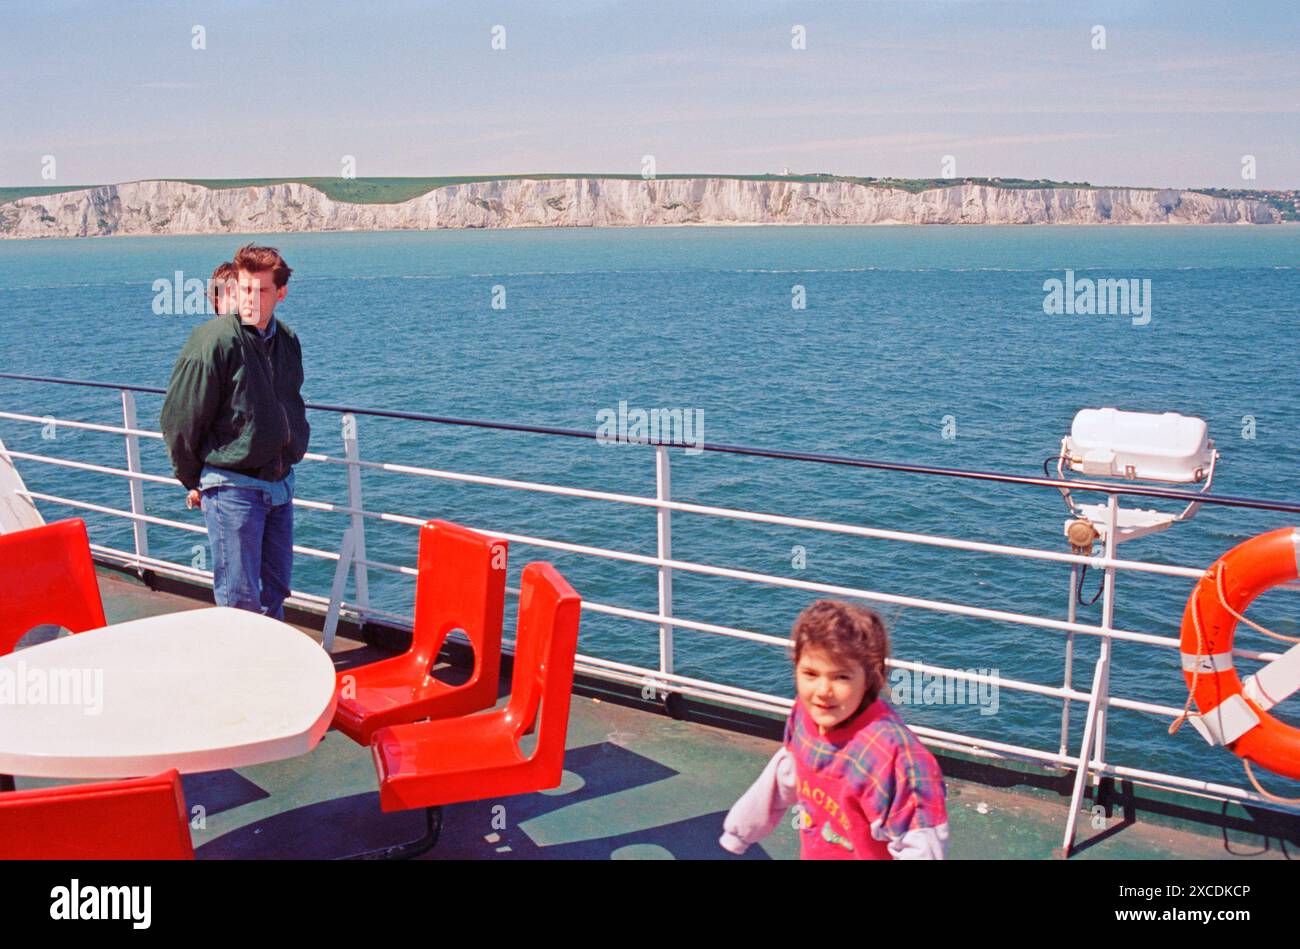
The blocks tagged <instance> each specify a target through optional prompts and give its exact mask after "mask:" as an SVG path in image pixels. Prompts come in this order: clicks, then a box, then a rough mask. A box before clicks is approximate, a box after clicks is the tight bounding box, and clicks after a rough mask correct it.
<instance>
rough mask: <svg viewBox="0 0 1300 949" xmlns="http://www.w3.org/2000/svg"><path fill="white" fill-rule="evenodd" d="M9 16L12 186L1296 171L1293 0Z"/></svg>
mask: <svg viewBox="0 0 1300 949" xmlns="http://www.w3.org/2000/svg"><path fill="white" fill-rule="evenodd" d="M3 18H4V28H3V31H2V32H0V78H2V81H3V87H4V90H5V94H4V95H3V97H0V128H2V129H3V130H4V132H3V134H2V135H0V184H2V185H39V184H46V183H47V182H45V181H43V180H42V178H41V167H42V165H41V161H42V157H43V156H45V155H53V156H54V157H55V160H56V172H57V181H62V182H67V183H69V184H81V183H100V182H108V181H125V180H131V179H137V178H161V177H188V178H244V177H286V176H306V175H338V174H340V173H341V171H342V159H343V156H345V155H352V156H354V157H355V159H356V174H358V175H360V176H363V177H364V176H379V175H442V174H452V175H455V174H487V173H524V172H541V171H548V172H580V171H591V172H596V171H600V172H626V173H639V172H640V170H641V160H642V156H644V155H653V156H654V157H655V161H656V167H657V171H658V172H659V173H661V174H664V173H680V172H727V173H753V172H763V171H780V170H781V169H783V168H786V167H788V168H790V169H791V170H792V171H807V172H817V171H829V172H834V173H837V174H855V175H874V176H877V177H884V176H891V175H892V176H905V177H933V176H938V175H939V174H940V172H941V162H942V160H943V157H944V156H945V155H951V156H953V158H954V160H955V172H956V174H957V175H959V176H966V175H977V176H982V175H989V176H992V175H1002V176H1007V177H1028V178H1038V177H1046V178H1053V179H1062V180H1076V181H1090V182H1093V183H1094V184H1132V185H1147V186H1176V187H1199V186H1217V187H1243V186H1246V187H1298V186H1300V122H1298V121H1297V119H1298V118H1300V115H1298V114H1297V113H1298V112H1300V55H1297V50H1300V16H1297V14H1296V10H1295V7H1294V5H1293V4H1290V3H1281V2H1278V3H1273V2H1259V3H1239V4H1229V3H1201V2H1196V0H1189V2H1171V3H1157V2H1152V3H1144V2H1140V0H1137V2H1103V3H1086V2H1076V3H1052V2H1041V3H1029V2H1024V3H1021V2H996V3H990V2H957V0H944V2H939V0H935V2H926V0H913V2H902V3H870V2H864V0H854V2H844V3H841V2H828V0H803V2H789V3H785V2H765V0H749V2H744V3H731V2H703V0H697V2H691V3H679V2H673V0H669V2H653V3H651V2H636V3H626V2H612V0H609V2H607V0H567V2H558V3H550V4H547V3H541V2H534V3H496V2H466V3H450V2H443V3H419V4H417V3H385V2H383V0H377V2H375V3H372V4H357V3H335V2H329V0H325V2H315V3H269V2H256V3H254V2H242V0H236V2H222V3H185V2H180V3H167V4H162V3H132V2H121V3H114V4H111V5H110V4H99V3H80V2H77V3H73V2H57V0H56V2H46V3H39V4H35V3H34V4H25V5H18V4H14V5H13V6H7V8H6V9H5V10H4V13H3ZM498 24H499V25H501V26H504V27H505V40H506V48H505V49H504V50H493V49H492V48H491V40H492V32H491V31H492V28H493V27H494V26H495V25H498ZM196 25H199V26H202V27H203V28H204V30H205V32H206V47H207V48H206V49H199V50H196V49H193V48H192V45H191V37H192V30H193V27H194V26H196ZM796 25H799V26H803V27H804V28H805V29H806V35H807V48H806V49H801V50H796V49H792V48H791V31H792V28H793V27H794V26H796ZM1098 25H1100V26H1103V27H1104V28H1105V31H1106V48H1105V49H1104V50H1094V49H1093V48H1092V36H1093V33H1092V31H1093V27H1094V26H1098ZM1244 155H1253V156H1254V157H1255V162H1256V170H1257V177H1256V179H1255V180H1254V181H1243V179H1242V177H1241V163H1242V156H1244Z"/></svg>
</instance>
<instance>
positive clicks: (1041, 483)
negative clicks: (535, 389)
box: [0, 372, 1300, 514]
mask: <svg viewBox="0 0 1300 949" xmlns="http://www.w3.org/2000/svg"><path fill="white" fill-rule="evenodd" d="M0 379H17V380H20V381H24V382H52V383H56V384H58V385H79V386H95V387H98V388H103V389H117V390H124V391H127V392H149V393H153V394H155V395H165V394H166V391H167V390H166V389H160V388H158V387H156V386H141V385H133V384H127V383H116V382H93V381H88V380H83V379H61V378H58V377H55V376H29V375H23V374H20V373H13V372H0ZM305 405H306V407H307V408H309V409H316V410H318V411H322V412H342V413H348V414H353V415H368V416H371V417H374V418H393V419H406V420H408V421H416V422H434V423H437V424H440V425H461V426H469V427H472V428H485V429H492V430H495V431H504V432H524V433H528V434H534V435H558V436H562V437H564V438H586V439H592V440H595V439H598V438H600V436H599V435H597V434H596V433H595V432H586V431H580V430H578V429H571V428H555V427H552V426H546V425H525V424H521V423H517V422H496V421H485V420H482V419H465V418H455V417H453V416H444V415H429V414H426V413H424V412H406V411H402V410H397V409H367V408H363V407H360V406H350V405H332V404H329V403H323V402H307V403H305ZM619 444H630V445H654V446H662V447H665V448H692V449H695V448H698V449H700V450H701V451H713V452H718V453H720V454H729V455H745V456H750V457H756V458H775V459H780V460H784V461H808V462H813V463H814V464H826V465H844V466H848V467H853V468H868V469H872V470H876V471H895V472H900V473H904V474H924V475H936V476H939V477H945V478H966V479H970V480H976V481H990V482H995V483H998V484H1021V485H1026V486H1033V487H1042V488H1051V489H1053V490H1056V491H1059V490H1060V489H1061V485H1062V482H1061V481H1059V480H1054V479H1052V478H1036V477H1030V476H1025V475H1009V474H1002V473H1000V472H996V471H979V470H975V469H969V468H949V467H944V466H940V465H917V464H909V463H904V462H893V461H879V460H875V459H871V458H857V457H853V456H850V455H831V454H825V453H822V452H799V451H784V450H780V449H771V448H756V447H752V446H748V445H723V444H715V443H710V442H701V443H700V444H698V445H696V444H690V445H687V444H685V443H681V442H663V441H655V440H652V439H648V438H626V439H622V438H621V439H619ZM1069 487H1070V490H1072V491H1098V492H1101V493H1103V494H1108V495H1124V496H1131V497H1144V498H1163V499H1166V500H1171V501H1187V502H1192V501H1196V502H1199V503H1202V504H1218V505H1222V506H1225V507H1245V508H1253V509H1256V510H1261V511H1280V512H1283V513H1286V514H1300V503H1292V502H1287V501H1273V500H1268V499H1262V498H1242V497H1231V496H1226V495H1219V494H1200V493H1198V492H1195V491H1175V490H1167V489H1165V488H1148V487H1142V486H1138V485H1119V484H1106V483H1105V482H1101V481H1071V482H1069Z"/></svg>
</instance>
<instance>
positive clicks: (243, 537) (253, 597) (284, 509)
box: [201, 485, 293, 620]
mask: <svg viewBox="0 0 1300 949" xmlns="http://www.w3.org/2000/svg"><path fill="white" fill-rule="evenodd" d="M201 497H202V507H203V520H204V521H206V522H207V525H208V539H209V540H210V541H211V542H212V589H213V593H214V595H215V598H216V601H217V606H233V607H235V608H236V609H240V610H251V611H252V612H254V613H264V614H266V615H267V616H270V617H272V618H273V619H278V620H283V619H284V598H285V597H287V596H288V595H289V579H290V577H291V576H292V574H293V503H292V502H291V501H290V502H288V503H284V504H275V505H273V504H272V503H271V492H269V491H263V490H261V489H260V488H249V487H239V486H235V485H218V486H217V487H212V488H206V489H204V491H203V493H202V495H201Z"/></svg>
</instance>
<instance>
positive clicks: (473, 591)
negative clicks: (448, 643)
mask: <svg viewBox="0 0 1300 949" xmlns="http://www.w3.org/2000/svg"><path fill="white" fill-rule="evenodd" d="M507 549H508V545H507V544H506V542H505V541H504V540H497V539H493V538H489V537H485V536H484V535H482V534H479V533H477V532H475V531H472V530H468V529H467V528H464V527H460V526H459V525H457V524H451V523H448V522H447V521H429V522H428V523H426V524H425V525H423V526H422V527H421V528H420V553H419V559H418V569H419V573H418V574H417V576H416V581H415V627H414V630H413V632H412V634H411V648H410V649H409V650H408V651H407V652H406V653H404V654H403V655H400V656H395V657H394V658H392V659H385V660H382V661H380V662H375V663H371V664H370V665H367V666H361V667H359V668H356V669H349V670H347V671H344V672H340V673H339V674H338V677H337V679H336V680H335V681H336V685H337V687H338V692H339V701H338V708H337V711H336V712H335V713H334V727H335V728H337V729H338V730H339V731H341V732H343V734H345V735H347V736H348V737H349V738H351V739H352V740H353V741H355V742H357V743H358V744H363V745H366V744H369V743H370V739H371V737H372V736H373V735H374V733H375V732H376V731H377V730H378V729H380V728H384V727H386V726H388V725H398V724H402V723H405V722H416V721H420V720H421V719H425V718H448V717H451V716H455V715H466V714H468V713H470V712H477V711H479V710H480V709H485V708H491V707H492V706H493V705H495V704H496V701H497V687H498V684H499V682H500V675H501V619H502V613H503V611H504V609H505V597H506V552H507ZM453 629H463V630H464V631H465V635H466V636H468V637H469V641H470V644H471V645H472V646H473V648H474V670H473V674H472V675H471V676H470V678H469V680H468V681H466V682H465V683H463V684H461V685H448V684H447V683H445V682H442V681H440V680H438V679H435V678H433V677H432V676H431V675H429V668H430V666H431V665H432V664H433V662H434V660H435V659H436V658H437V656H438V652H439V651H440V650H441V649H442V645H443V642H444V641H445V640H446V638H447V634H448V633H449V632H450V631H451V630H453Z"/></svg>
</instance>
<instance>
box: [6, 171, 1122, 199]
mask: <svg viewBox="0 0 1300 949" xmlns="http://www.w3.org/2000/svg"><path fill="white" fill-rule="evenodd" d="M520 178H530V179H533V180H538V181H548V180H554V179H557V178H604V179H614V180H624V181H637V180H640V178H641V176H640V175H636V174H633V175H609V174H589V173H583V172H558V173H555V174H533V175H466V176H459V177H441V178H206V179H200V178H176V179H167V180H175V181H184V182H186V183H188V184H193V185H201V186H203V187H205V188H249V187H260V186H264V185H278V184H287V183H289V182H293V181H296V182H300V183H302V184H305V185H309V186H311V187H313V188H316V189H317V190H319V191H322V192H324V193H325V194H326V195H327V196H328V197H330V198H331V199H333V200H335V201H347V202H350V203H353V204H400V203H401V202H403V201H409V200H410V199H411V198H418V197H419V196H420V195H422V194H427V193H429V192H430V191H433V190H434V189H436V188H445V187H447V186H448V185H459V184H469V183H471V182H477V181H506V180H511V179H520ZM656 178H657V179H661V180H662V179H680V178H731V179H734V180H736V181H805V182H818V181H848V182H852V183H854V184H861V185H867V186H868V187H873V188H896V189H900V190H903V191H911V192H913V193H916V192H920V191H928V190H930V189H933V188H945V187H950V186H952V185H958V184H963V183H966V182H971V183H974V184H986V185H996V186H997V187H999V188H1092V187H1095V186H1094V185H1091V184H1089V183H1088V182H1086V181H1084V182H1076V181H1048V180H1046V179H1038V180H1031V179H1026V178H858V177H853V176H850V175H708V174H703V175H700V174H692V175H657V176H656ZM91 187H95V186H94V185H53V186H42V187H34V188H0V204H4V203H5V202H7V201H16V200H17V199H19V198H34V197H38V196H40V195H46V194H58V193H60V192H63V191H78V190H80V189H83V188H91ZM1140 190H1141V189H1140Z"/></svg>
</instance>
